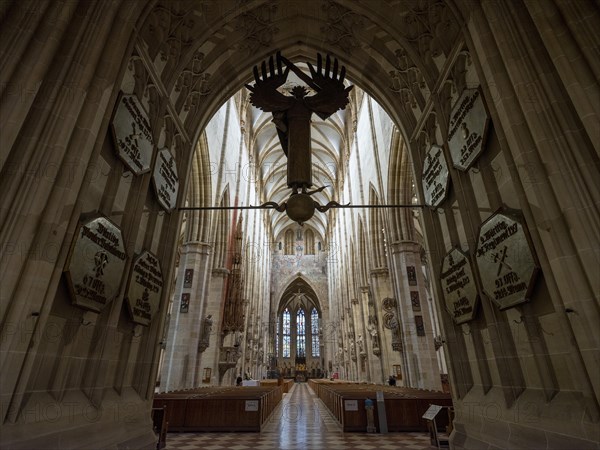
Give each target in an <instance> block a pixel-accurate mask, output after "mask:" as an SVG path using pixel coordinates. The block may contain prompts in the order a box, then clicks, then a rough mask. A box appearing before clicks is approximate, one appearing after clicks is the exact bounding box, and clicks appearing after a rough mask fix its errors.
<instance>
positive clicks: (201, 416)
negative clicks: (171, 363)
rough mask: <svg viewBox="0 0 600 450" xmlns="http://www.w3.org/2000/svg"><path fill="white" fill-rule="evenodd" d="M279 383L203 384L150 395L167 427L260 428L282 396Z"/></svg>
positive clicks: (248, 429) (199, 428) (212, 429)
mask: <svg viewBox="0 0 600 450" xmlns="http://www.w3.org/2000/svg"><path fill="white" fill-rule="evenodd" d="M282 391H283V389H282V387H281V386H265V387H262V386H256V387H255V386H252V387H250V386H248V387H207V388H198V389H188V390H185V391H174V392H167V393H164V394H156V395H155V396H154V402H153V406H154V407H155V408H163V407H166V418H167V419H166V420H167V422H168V423H169V430H170V431H260V429H261V427H262V426H263V425H264V423H265V422H266V421H267V419H268V418H269V416H270V415H271V413H272V412H273V410H274V409H275V407H276V406H277V404H278V403H279V402H280V401H281V398H282V394H283V393H282Z"/></svg>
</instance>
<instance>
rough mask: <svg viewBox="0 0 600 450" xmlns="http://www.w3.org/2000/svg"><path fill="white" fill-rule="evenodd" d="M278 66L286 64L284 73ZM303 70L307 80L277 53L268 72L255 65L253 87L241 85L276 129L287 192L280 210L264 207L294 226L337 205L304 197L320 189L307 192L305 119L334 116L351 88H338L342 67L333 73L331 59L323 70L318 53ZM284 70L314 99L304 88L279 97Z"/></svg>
mask: <svg viewBox="0 0 600 450" xmlns="http://www.w3.org/2000/svg"><path fill="white" fill-rule="evenodd" d="M283 64H285V65H286V68H285V70H284V69H283ZM308 68H309V70H310V73H311V76H310V77H309V76H308V75H306V74H305V73H304V72H302V71H301V70H300V69H299V68H298V67H296V66H295V65H294V64H292V63H291V62H290V61H288V60H287V59H286V58H284V57H283V56H281V53H279V52H277V54H276V56H275V60H274V59H273V56H271V57H270V58H269V66H268V70H267V64H266V62H265V61H263V63H262V65H261V70H260V73H259V68H258V66H254V79H255V84H254V85H253V86H251V85H246V87H247V88H248V89H249V90H250V92H251V95H250V101H251V103H252V104H253V105H254V106H256V107H257V108H259V109H261V110H263V111H265V112H270V113H272V114H273V123H274V124H275V126H276V127H277V134H278V135H279V140H280V142H281V147H282V148H283V151H284V153H285V155H286V156H287V159H288V161H287V185H288V187H290V188H291V189H292V193H291V195H290V197H289V198H288V200H287V201H286V202H284V203H283V204H281V205H279V204H278V203H275V202H268V203H266V204H265V205H269V206H272V207H273V208H274V209H276V210H278V211H280V212H281V211H286V213H287V215H288V216H289V217H290V218H291V219H292V220H294V221H295V222H298V223H299V224H300V225H302V224H303V223H304V222H306V221H307V220H309V219H310V218H311V217H312V216H313V214H314V212H315V209H318V210H319V211H321V212H325V211H327V210H328V209H329V208H331V207H332V206H339V203H337V202H334V201H332V202H329V203H328V204H327V205H324V206H322V205H320V204H319V203H317V202H316V201H314V200H313V199H312V198H311V197H310V196H311V195H312V194H314V193H316V192H320V191H322V190H323V189H325V187H326V186H323V187H320V188H318V189H314V190H312V191H309V189H310V188H311V187H312V163H311V156H312V149H311V136H310V131H311V117H312V114H313V113H314V114H316V115H317V116H319V117H320V118H321V119H323V120H326V119H327V118H329V117H330V116H331V115H332V114H334V113H335V112H337V111H339V110H343V109H345V107H346V105H347V104H348V95H349V92H350V90H351V89H352V87H353V86H349V87H345V86H344V78H345V76H346V68H345V67H344V66H342V67H341V69H340V70H339V71H338V69H339V64H338V61H337V59H334V61H333V66H332V64H331V57H330V56H329V55H327V58H326V60H325V66H323V58H322V57H321V55H320V54H318V55H317V68H316V69H315V68H314V67H313V66H312V65H311V64H310V63H308ZM290 70H292V71H293V72H294V73H295V74H296V75H298V77H299V78H300V79H301V80H302V81H304V82H305V83H306V84H307V85H308V86H309V87H310V88H312V89H314V90H315V91H316V94H315V95H311V96H308V95H307V94H308V93H309V92H308V90H307V89H306V87H304V86H295V87H294V88H293V89H292V91H291V92H292V95H291V96H289V95H284V94H282V93H281V92H279V90H278V88H279V87H281V86H282V85H283V84H284V83H285V82H286V80H287V76H288V74H289V71H290Z"/></svg>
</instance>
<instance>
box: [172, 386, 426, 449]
mask: <svg viewBox="0 0 600 450" xmlns="http://www.w3.org/2000/svg"><path fill="white" fill-rule="evenodd" d="M166 448H167V450H175V449H179V450H196V449H206V450H220V449H228V450H243V449H253V450H267V449H268V450H273V449H277V450H296V449H297V450H307V449H315V450H317V449H318V450H321V449H328V450H329V449H349V450H353V449H365V450H367V449H409V450H430V449H433V448H434V447H432V446H430V444H429V437H428V436H427V434H426V433H389V434H385V435H382V434H367V433H343V432H342V431H341V428H340V426H339V425H338V423H337V421H336V420H335V419H334V418H333V416H332V415H331V413H330V412H329V410H328V409H327V408H326V407H325V406H324V405H323V403H322V402H321V401H320V400H319V399H318V398H317V397H316V396H315V394H314V393H313V392H312V390H311V389H310V388H309V387H308V386H307V385H306V384H304V383H301V384H296V385H294V386H293V388H292V390H291V392H290V393H289V394H285V395H284V398H283V400H282V401H281V403H280V404H279V405H278V406H277V408H276V409H275V411H274V412H273V414H272V415H271V418H270V419H269V420H268V421H267V424H266V425H265V426H264V427H263V431H262V432H260V433H169V434H168V436H167V447H166Z"/></svg>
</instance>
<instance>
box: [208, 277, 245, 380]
mask: <svg viewBox="0 0 600 450" xmlns="http://www.w3.org/2000/svg"><path fill="white" fill-rule="evenodd" d="M228 276H229V270H227V269H225V268H223V267H221V268H217V269H212V272H211V275H210V285H209V286H208V289H207V298H206V314H212V316H213V319H214V320H213V323H214V324H215V325H213V327H214V329H213V332H212V337H211V342H210V346H209V347H208V348H207V349H206V350H205V351H204V354H203V355H202V364H203V365H204V366H205V367H210V368H211V369H212V378H211V380H210V384H211V385H212V386H216V385H219V384H221V382H220V375H219V361H220V348H221V346H222V345H226V346H228V347H231V346H234V345H235V343H236V342H235V336H234V333H230V334H229V335H227V336H223V334H222V331H221V325H222V322H223V310H222V307H223V303H224V298H223V297H224V291H225V287H226V285H227V277H228ZM213 337H214V342H212V338H213ZM225 338H227V342H225V340H226V339H225ZM232 356H233V355H230V359H231V357H232ZM238 356H239V355H236V357H238ZM223 361H225V359H223ZM236 377H237V374H236ZM234 379H235V378H234Z"/></svg>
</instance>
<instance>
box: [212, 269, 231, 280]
mask: <svg viewBox="0 0 600 450" xmlns="http://www.w3.org/2000/svg"><path fill="white" fill-rule="evenodd" d="M212 274H213V276H216V277H223V278H226V277H227V275H229V270H227V269H226V268H224V267H217V268H215V269H213V270H212Z"/></svg>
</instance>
